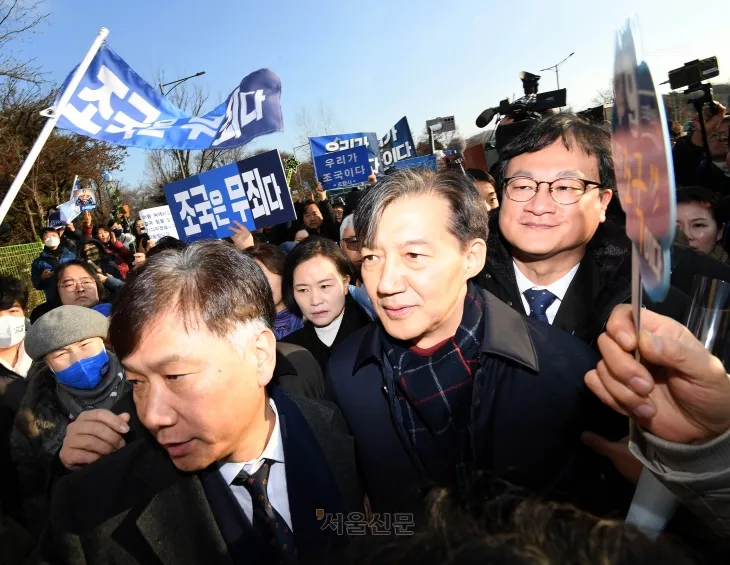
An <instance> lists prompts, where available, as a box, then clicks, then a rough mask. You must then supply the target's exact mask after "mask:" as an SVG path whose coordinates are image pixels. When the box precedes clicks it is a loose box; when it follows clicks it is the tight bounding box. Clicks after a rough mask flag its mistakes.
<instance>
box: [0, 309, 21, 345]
mask: <svg viewBox="0 0 730 565" xmlns="http://www.w3.org/2000/svg"><path fill="white" fill-rule="evenodd" d="M24 338H25V317H23V316H0V347H2V348H3V349H5V348H7V347H12V346H13V345H18V344H19V343H20V342H21V341H23V339H24Z"/></svg>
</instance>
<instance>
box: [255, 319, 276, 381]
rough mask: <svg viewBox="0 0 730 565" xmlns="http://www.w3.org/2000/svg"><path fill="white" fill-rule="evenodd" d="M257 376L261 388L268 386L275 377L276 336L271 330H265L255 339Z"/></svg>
mask: <svg viewBox="0 0 730 565" xmlns="http://www.w3.org/2000/svg"><path fill="white" fill-rule="evenodd" d="M254 347H255V355H256V376H257V378H258V382H259V386H262V387H264V386H266V385H267V384H269V381H270V380H271V379H272V377H273V376H274V367H275V366H276V336H274V333H273V332H272V331H271V330H270V329H268V328H267V329H263V330H261V331H260V332H259V334H258V335H257V336H256V338H255V339H254Z"/></svg>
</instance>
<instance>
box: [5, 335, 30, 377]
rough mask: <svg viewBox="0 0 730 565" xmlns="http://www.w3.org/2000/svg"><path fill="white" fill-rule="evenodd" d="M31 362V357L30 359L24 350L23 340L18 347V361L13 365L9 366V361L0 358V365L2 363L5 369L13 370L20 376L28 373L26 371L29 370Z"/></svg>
mask: <svg viewBox="0 0 730 565" xmlns="http://www.w3.org/2000/svg"><path fill="white" fill-rule="evenodd" d="M32 364H33V359H31V358H30V357H29V356H28V354H27V353H26V352H25V340H23V341H21V342H20V347H19V348H18V361H17V362H16V363H15V365H13V366H11V365H10V363H8V362H7V361H5V360H4V359H0V365H3V366H4V367H5V368H6V369H8V370H10V371H13V372H14V373H15V374H16V375H20V376H21V377H25V376H27V375H28V371H30V366H31V365H32Z"/></svg>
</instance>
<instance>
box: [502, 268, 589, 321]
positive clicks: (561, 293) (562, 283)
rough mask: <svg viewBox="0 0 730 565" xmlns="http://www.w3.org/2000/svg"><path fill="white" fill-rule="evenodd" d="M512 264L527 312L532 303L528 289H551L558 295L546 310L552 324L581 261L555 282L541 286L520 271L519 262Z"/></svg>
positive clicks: (528, 312) (527, 312)
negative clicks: (529, 300)
mask: <svg viewBox="0 0 730 565" xmlns="http://www.w3.org/2000/svg"><path fill="white" fill-rule="evenodd" d="M512 266H513V267H514V269H515V278H516V279H517V290H519V292H520V297H521V298H522V306H523V307H524V309H525V314H527V315H529V314H530V305H529V304H528V303H527V298H526V297H525V294H524V293H525V291H526V290H530V289H532V288H534V289H535V290H549V291H550V292H552V293H553V294H554V295H555V296H557V300H555V302H553V303H552V304H551V305H550V307H549V308H548V309H547V310H545V315H546V316H547V319H548V322H550V324H551V325H552V323H553V320H555V316H557V315H558V310H560V304H561V303H562V302H563V298H565V293H566V292H568V287H569V286H570V283H571V282H573V277H575V274H576V273H577V272H578V267H579V266H580V263H578V264H577V265H576V266H575V267H573V268H572V269H571V270H570V271H568V272H567V273H566V274H565V275H563V276H562V277H561V278H559V279H558V280H556V281H555V282H554V283H552V284H549V285H547V286H540V285H537V284H535V283H533V282H532V281H531V280H530V279H528V278H527V277H526V276H525V275H523V274H522V271H520V269H519V268H518V267H517V263H515V262H514V261H512Z"/></svg>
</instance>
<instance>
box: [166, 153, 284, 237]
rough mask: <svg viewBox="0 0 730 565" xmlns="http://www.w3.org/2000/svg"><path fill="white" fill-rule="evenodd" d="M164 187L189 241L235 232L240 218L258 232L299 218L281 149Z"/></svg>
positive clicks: (180, 232)
mask: <svg viewBox="0 0 730 565" xmlns="http://www.w3.org/2000/svg"><path fill="white" fill-rule="evenodd" d="M163 190H164V192H165V198H166V199H167V204H168V205H169V206H170V212H171V213H172V217H173V219H174V220H175V228H176V229H177V232H178V233H179V234H180V237H181V239H183V240H184V241H195V240H198V239H221V238H224V237H230V236H232V235H233V232H232V231H231V230H230V229H229V228H230V227H235V226H234V224H233V222H234V221H236V222H240V223H241V224H243V225H245V226H246V227H247V228H248V229H249V230H251V231H254V230H255V229H259V228H264V227H268V226H273V225H276V224H283V223H286V222H290V221H292V220H294V219H296V213H295V212H294V204H293V202H292V199H291V195H290V194H289V188H288V187H287V184H286V175H285V174H284V167H283V166H282V164H281V158H280V157H279V152H278V151H277V150H275V149H274V150H272V151H267V152H266V153H262V154H261V155H256V156H255V157H250V158H249V159H244V160H243V161H239V162H238V163H232V164H230V165H225V166H224V167H220V168H218V169H213V170H212V171H208V172H206V173H202V174H200V175H195V176H192V177H188V178H186V179H183V180H179V181H177V182H173V183H171V184H168V185H165V186H164V187H163Z"/></svg>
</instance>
